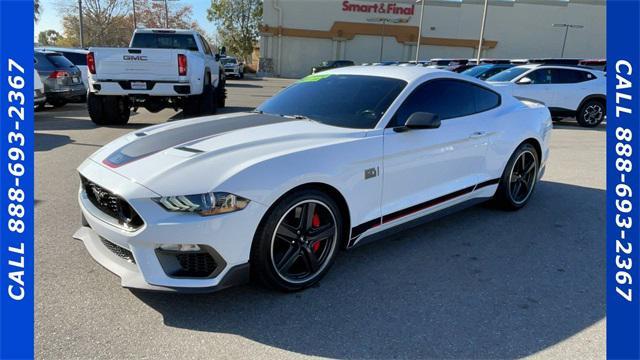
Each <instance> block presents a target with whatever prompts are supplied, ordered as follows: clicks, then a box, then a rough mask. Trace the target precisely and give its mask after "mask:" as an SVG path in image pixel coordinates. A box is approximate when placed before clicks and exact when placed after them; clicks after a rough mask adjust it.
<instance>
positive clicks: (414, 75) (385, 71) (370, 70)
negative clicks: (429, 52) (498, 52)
mask: <svg viewBox="0 0 640 360" xmlns="http://www.w3.org/2000/svg"><path fill="white" fill-rule="evenodd" d="M320 74H341V75H367V76H380V77H388V78H395V79H400V80H405V81H407V82H410V81H414V80H416V79H418V78H421V77H423V76H424V75H428V74H445V75H449V76H451V77H456V76H454V75H457V74H456V73H454V72H451V71H447V70H441V69H432V68H426V67H421V66H347V67H342V68H337V69H331V70H327V71H323V72H321V73H320Z"/></svg>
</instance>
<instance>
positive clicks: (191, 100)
mask: <svg viewBox="0 0 640 360" xmlns="http://www.w3.org/2000/svg"><path fill="white" fill-rule="evenodd" d="M199 111H200V95H192V96H187V98H186V99H184V105H183V106H182V114H183V115H184V117H192V116H197V115H198V112H199Z"/></svg>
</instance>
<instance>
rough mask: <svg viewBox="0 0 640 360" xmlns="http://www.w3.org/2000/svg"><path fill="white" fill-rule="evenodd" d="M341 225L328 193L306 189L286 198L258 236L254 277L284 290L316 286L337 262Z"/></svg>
mask: <svg viewBox="0 0 640 360" xmlns="http://www.w3.org/2000/svg"><path fill="white" fill-rule="evenodd" d="M342 226H343V221H342V216H341V214H340V211H339V208H338V206H337V204H336V203H335V201H333V199H331V198H330V197H329V196H327V195H326V194H324V193H322V192H320V191H317V190H305V191H300V192H296V193H292V194H290V195H288V196H286V197H285V198H283V199H282V200H280V201H279V202H278V203H277V205H276V206H275V207H274V208H273V209H271V210H270V212H269V213H268V214H267V215H266V218H265V220H264V221H263V223H262V224H261V225H260V227H259V228H258V231H257V232H256V236H255V239H254V243H253V249H252V252H251V269H252V274H253V277H254V278H255V279H256V280H258V281H259V282H260V283H262V284H263V285H265V286H267V287H270V288H273V289H277V290H281V291H297V290H302V289H305V288H307V287H309V286H312V285H313V284H315V283H317V282H318V281H319V280H320V279H321V278H322V277H323V276H324V275H325V274H326V273H327V271H328V270H329V268H330V266H331V264H332V263H333V260H334V258H335V255H336V251H337V249H338V244H339V243H340V241H341V240H342V233H343V232H342Z"/></svg>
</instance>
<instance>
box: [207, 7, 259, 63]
mask: <svg viewBox="0 0 640 360" xmlns="http://www.w3.org/2000/svg"><path fill="white" fill-rule="evenodd" d="M207 20H209V21H211V22H213V23H214V24H216V25H217V27H218V34H219V36H220V39H221V40H222V44H223V45H224V46H225V47H226V48H227V52H228V53H231V54H235V55H237V56H239V57H241V58H243V59H245V60H246V59H250V58H251V54H252V53H253V46H254V44H255V42H256V41H257V40H258V36H259V34H260V32H259V27H260V22H261V20H262V0H211V7H210V8H209V9H208V10H207Z"/></svg>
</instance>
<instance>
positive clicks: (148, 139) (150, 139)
mask: <svg viewBox="0 0 640 360" xmlns="http://www.w3.org/2000/svg"><path fill="white" fill-rule="evenodd" d="M288 121H297V120H296V119H292V118H285V117H282V116H276V115H267V114H246V115H243V116H235V117H230V118H222V119H215V120H210V121H204V122H196V123H193V124H189V125H185V126H179V127H176V128H175V129H169V130H164V131H160V132H158V133H155V134H145V133H144V130H143V131H141V132H137V133H136V135H138V138H137V139H136V140H134V141H132V142H131V143H129V144H127V145H125V146H123V147H121V148H120V149H118V150H116V151H115V152H113V153H112V154H111V155H109V156H107V158H106V159H104V161H103V163H104V164H105V165H107V166H109V167H118V166H122V165H124V164H127V163H130V162H132V161H135V160H138V159H141V158H143V157H145V156H149V155H152V154H154V153H157V152H159V151H163V150H166V149H169V148H171V147H174V146H178V145H182V144H185V143H193V142H195V141H197V140H199V139H203V138H207V137H211V136H215V135H218V134H221V133H225V132H229V131H234V130H240V129H246V128H250V127H256V126H262V125H271V124H277V123H282V122H288Z"/></svg>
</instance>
